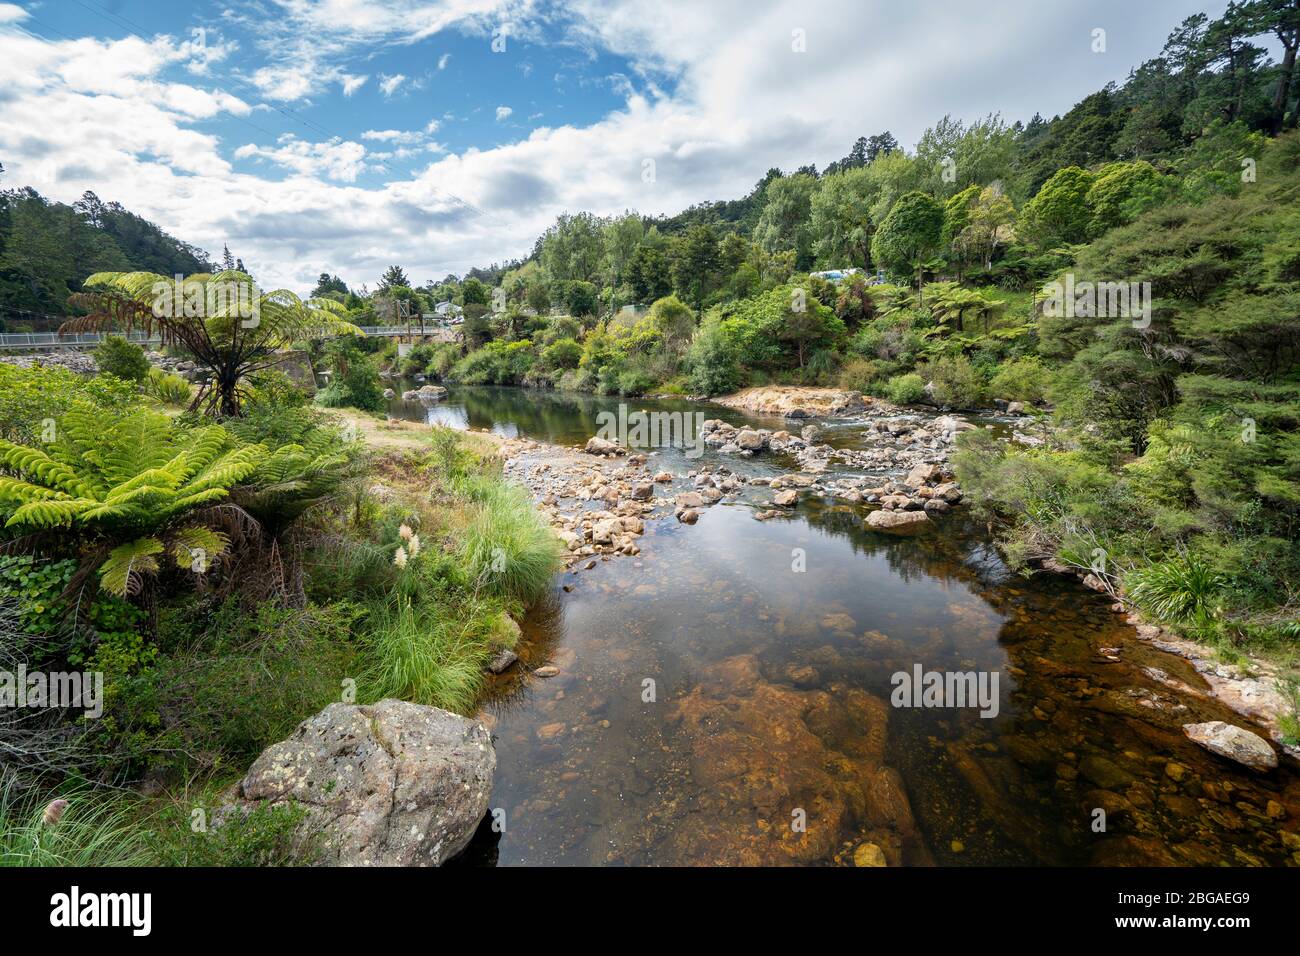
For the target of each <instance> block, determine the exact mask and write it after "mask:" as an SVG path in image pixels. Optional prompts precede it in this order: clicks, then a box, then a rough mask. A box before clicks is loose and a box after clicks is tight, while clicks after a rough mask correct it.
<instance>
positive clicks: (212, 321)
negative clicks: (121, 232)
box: [61, 270, 363, 454]
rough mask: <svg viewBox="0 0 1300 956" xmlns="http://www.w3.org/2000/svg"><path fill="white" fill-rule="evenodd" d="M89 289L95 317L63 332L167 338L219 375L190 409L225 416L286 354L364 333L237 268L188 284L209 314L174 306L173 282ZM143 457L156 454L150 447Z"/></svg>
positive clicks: (118, 275)
mask: <svg viewBox="0 0 1300 956" xmlns="http://www.w3.org/2000/svg"><path fill="white" fill-rule="evenodd" d="M83 288H84V289H85V291H84V292H82V293H78V294H77V295H75V296H73V301H74V303H75V304H77V305H79V306H81V307H83V308H85V309H87V310H88V311H89V313H90V314H89V315H86V316H82V317H79V318H76V319H72V320H70V321H68V322H66V323H65V324H64V325H63V328H62V330H61V331H66V332H70V333H71V332H92V331H93V332H99V331H106V330H119V331H130V330H140V331H143V332H145V333H147V334H153V333H155V332H157V333H159V334H160V335H161V336H162V339H163V342H164V343H165V344H169V345H171V344H177V345H180V346H182V347H184V348H185V350H186V351H188V352H189V353H190V354H192V355H193V356H194V357H195V359H196V360H197V361H198V362H199V363H200V364H201V365H203V366H204V367H205V368H207V369H208V370H209V371H210V372H211V374H212V384H211V385H205V386H203V387H202V388H200V389H199V390H198V391H197V392H196V393H195V396H194V399H193V400H192V402H191V404H190V407H191V408H192V409H198V408H204V409H206V410H207V411H208V412H211V413H215V414H219V415H222V416H235V415H238V414H239V411H240V399H241V395H242V393H243V391H244V389H243V384H242V383H243V380H244V378H245V377H246V376H248V375H250V374H252V373H254V372H258V371H261V370H262V369H265V368H269V367H270V366H272V365H274V364H276V361H277V358H276V356H275V353H276V352H277V351H278V350H280V349H283V348H287V347H288V346H290V345H292V344H293V343H294V342H296V341H301V340H303V339H306V338H310V337H313V336H320V335H345V334H346V335H361V334H363V333H362V332H361V330H360V329H359V328H357V327H356V326H355V325H352V324H351V323H350V322H348V321H346V319H345V318H344V315H345V314H346V310H345V309H344V308H343V307H342V306H341V305H340V304H339V303H337V302H334V301H333V300H331V299H308V300H303V299H300V298H299V297H298V296H296V295H294V294H293V293H292V292H290V291H288V290H287V289H277V290H275V291H273V292H266V293H263V292H261V291H260V290H259V289H258V288H257V286H256V285H255V284H254V282H253V280H252V278H251V277H250V276H248V275H246V274H245V273H243V272H237V271H235V270H228V271H225V272H218V273H215V274H212V275H207V274H202V275H192V276H190V277H188V278H187V279H184V280H183V281H182V283H181V287H180V291H181V292H183V293H184V295H185V296H186V297H188V296H189V295H190V294H197V295H198V296H200V297H201V298H202V299H203V303H204V308H202V309H199V310H197V311H199V312H201V313H202V314H201V315H194V314H192V313H193V311H194V310H190V309H188V308H179V309H178V308H176V305H177V303H176V302H175V301H169V300H171V299H172V296H173V293H174V292H175V291H177V290H176V285H175V283H174V280H173V279H172V278H171V277H170V276H161V275H156V274H154V273H152V272H97V273H95V274H94V275H92V276H90V277H89V278H87V279H86V281H85V282H84V283H83ZM160 292H161V298H160ZM209 293H219V294H209ZM160 305H161V306H162V307H160ZM168 305H170V306H171V307H170V308H168V307H167V306H168ZM245 307H246V308H245ZM249 312H251V313H252V315H253V317H250V316H249V315H248V313H249ZM186 313H190V314H186ZM139 452H140V453H141V454H147V453H148V451H147V449H146V448H144V447H141V448H140V449H139Z"/></svg>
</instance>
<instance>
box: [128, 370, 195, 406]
mask: <svg viewBox="0 0 1300 956" xmlns="http://www.w3.org/2000/svg"><path fill="white" fill-rule="evenodd" d="M141 390H142V391H143V392H144V394H146V395H148V396H149V397H150V398H152V399H155V400H156V401H159V402H162V403H163V404H164V405H188V404H189V403H190V399H191V398H192V397H193V394H194V391H193V389H192V388H191V387H190V383H189V382H187V381H186V380H185V379H183V378H181V377H180V376H179V375H173V374H172V373H171V372H164V371H163V370H162V369H160V368H151V369H149V371H148V373H147V374H146V375H145V379H144V383H143V385H142V389H141Z"/></svg>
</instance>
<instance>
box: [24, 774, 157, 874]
mask: <svg viewBox="0 0 1300 956" xmlns="http://www.w3.org/2000/svg"><path fill="white" fill-rule="evenodd" d="M0 786H2V787H3V789H0V866H57V867H77V868H82V867H92V866H94V867H113V866H146V865H149V864H150V863H151V862H152V859H151V854H150V853H149V850H148V845H147V840H146V837H145V834H144V832H143V831H142V829H141V827H140V826H139V825H138V824H137V823H136V822H135V820H134V819H133V816H132V812H131V807H130V806H129V805H128V804H127V803H126V802H125V801H124V800H123V799H122V798H120V797H115V796H109V795H105V794H102V793H97V792H95V791H93V790H90V789H89V788H85V787H71V788H66V789H63V790H59V791H56V792H54V793H50V794H43V795H40V796H36V795H34V794H30V793H28V794H23V793H20V792H18V790H17V787H16V786H15V785H14V784H13V782H12V780H9V779H7V778H6V779H5V780H4V781H0ZM56 799H59V800H66V801H67V808H66V809H65V810H64V812H63V815H62V816H61V817H60V818H59V819H58V822H57V823H53V824H51V823H47V822H45V820H44V817H45V814H46V808H47V807H49V806H50V805H51V803H53V801H54V800H56Z"/></svg>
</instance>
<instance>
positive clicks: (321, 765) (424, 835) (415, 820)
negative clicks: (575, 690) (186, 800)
mask: <svg viewBox="0 0 1300 956" xmlns="http://www.w3.org/2000/svg"><path fill="white" fill-rule="evenodd" d="M495 770H496V751H495V750H493V748H492V739H491V735H490V734H489V733H488V730H487V728H486V727H484V726H483V724H481V723H480V722H479V721H477V720H470V719H469V718H466V717H460V716H457V715H456V714H453V713H449V712H448V711H445V710H440V709H438V708H437V707H425V706H421V705H419V704H411V703H407V702H406V701H400V700H381V701H380V702H379V703H377V704H371V705H366V706H363V705H359V704H330V705H329V706H328V707H326V708H325V709H324V710H322V711H321V712H320V713H319V714H317V715H316V716H315V717H311V718H309V719H308V720H305V721H303V723H302V724H300V725H299V727H298V729H297V730H296V731H294V734H293V736H292V737H290V738H289V739H288V740H283V741H281V742H280V743H278V744H272V745H271V746H270V747H268V748H266V750H265V751H263V752H262V755H261V756H260V757H258V758H257V760H255V761H254V762H253V765H252V767H250V768H249V770H248V773H247V774H246V775H245V776H244V779H243V781H241V782H240V784H239V796H240V797H241V798H242V800H241V802H242V803H243V804H244V806H245V807H246V808H248V809H252V808H253V807H255V806H257V805H260V804H263V803H268V804H283V803H288V802H293V803H295V804H298V805H299V806H301V807H303V808H304V809H305V810H306V811H307V817H306V819H304V821H303V823H302V826H303V827H304V828H306V829H309V830H311V831H317V832H319V833H320V842H319V846H320V856H319V859H318V862H320V863H322V864H324V865H327V866H438V865H440V864H441V863H443V862H444V861H445V860H448V859H450V858H451V857H453V856H455V855H456V854H458V853H459V852H460V851H461V850H463V849H464V848H465V846H466V844H468V843H469V841H470V837H472V836H473V835H474V831H475V829H476V828H477V827H478V824H479V821H480V820H482V819H483V815H484V813H486V812H487V808H488V799H489V798H490V796H491V793H492V774H493V772H494V771H495Z"/></svg>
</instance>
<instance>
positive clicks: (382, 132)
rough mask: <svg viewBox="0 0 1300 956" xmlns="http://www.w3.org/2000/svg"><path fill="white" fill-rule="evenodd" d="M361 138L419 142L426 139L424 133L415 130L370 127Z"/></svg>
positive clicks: (384, 141)
mask: <svg viewBox="0 0 1300 956" xmlns="http://www.w3.org/2000/svg"><path fill="white" fill-rule="evenodd" d="M361 138H362V139H372V140H377V141H378V142H381V143H419V142H422V141H423V140H424V134H423V133H420V132H415V131H413V130H401V129H368V130H366V131H365V132H364V133H362V134H361Z"/></svg>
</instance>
